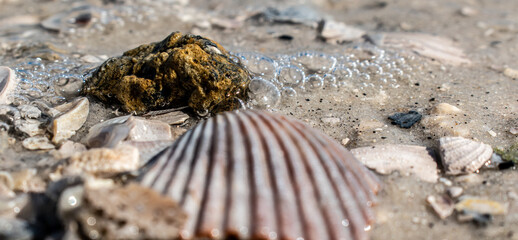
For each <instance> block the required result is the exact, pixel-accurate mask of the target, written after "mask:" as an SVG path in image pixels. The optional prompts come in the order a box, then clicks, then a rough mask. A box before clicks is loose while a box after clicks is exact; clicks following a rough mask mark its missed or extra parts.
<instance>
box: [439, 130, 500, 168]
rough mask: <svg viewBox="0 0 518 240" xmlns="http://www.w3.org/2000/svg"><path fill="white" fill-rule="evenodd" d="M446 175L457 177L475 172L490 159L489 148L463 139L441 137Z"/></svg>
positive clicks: (490, 150) (490, 149)
mask: <svg viewBox="0 0 518 240" xmlns="http://www.w3.org/2000/svg"><path fill="white" fill-rule="evenodd" d="M439 143H440V150H441V158H442V163H443V166H444V168H445V170H446V174H449V175H459V174H465V173H472V172H475V171H477V170H478V169H479V168H480V167H482V165H484V163H485V162H487V160H489V159H490V158H491V154H493V149H492V148H491V146H489V145H487V144H484V143H479V142H475V141H472V140H469V139H466V138H463V137H442V138H441V139H440V141H439Z"/></svg>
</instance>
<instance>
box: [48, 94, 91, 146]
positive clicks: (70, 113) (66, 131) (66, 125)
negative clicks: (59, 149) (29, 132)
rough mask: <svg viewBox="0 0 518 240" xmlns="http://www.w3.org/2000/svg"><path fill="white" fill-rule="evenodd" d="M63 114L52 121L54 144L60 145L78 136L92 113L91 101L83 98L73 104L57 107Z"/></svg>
mask: <svg viewBox="0 0 518 240" xmlns="http://www.w3.org/2000/svg"><path fill="white" fill-rule="evenodd" d="M55 109H56V110H58V111H60V112H61V113H62V114H61V115H58V116H57V117H56V118H55V119H54V120H53V121H52V134H53V135H54V137H53V138H52V142H54V143H59V142H61V141H63V140H66V139H68V138H69V137H71V136H73V135H74V134H76V131H77V130H78V129H80V128H81V126H83V124H84V123H85V121H86V118H87V117H88V112H89V111H90V110H89V109H90V107H89V101H88V99H87V98H85V97H82V98H79V99H77V100H75V101H73V102H71V103H66V104H63V105H60V106H57V107H55Z"/></svg>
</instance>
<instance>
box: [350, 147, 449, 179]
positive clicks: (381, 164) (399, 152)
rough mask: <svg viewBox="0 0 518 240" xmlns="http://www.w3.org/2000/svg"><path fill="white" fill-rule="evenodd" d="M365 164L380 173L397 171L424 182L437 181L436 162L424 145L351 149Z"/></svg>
mask: <svg viewBox="0 0 518 240" xmlns="http://www.w3.org/2000/svg"><path fill="white" fill-rule="evenodd" d="M351 153H352V154H353V155H354V156H355V157H356V158H357V159H358V160H359V161H360V162H362V163H363V164H365V166H367V167H368V168H371V169H374V170H376V172H378V173H381V174H390V173H391V172H393V171H396V170H397V171H399V172H400V173H401V174H403V175H410V174H412V175H415V176H416V177H417V178H419V179H421V180H423V181H426V182H437V178H438V177H439V176H438V174H437V163H436V162H435V160H434V157H433V153H431V151H430V150H428V149H427V148H426V147H421V146H413V145H377V146H370V147H361V148H355V149H352V150H351Z"/></svg>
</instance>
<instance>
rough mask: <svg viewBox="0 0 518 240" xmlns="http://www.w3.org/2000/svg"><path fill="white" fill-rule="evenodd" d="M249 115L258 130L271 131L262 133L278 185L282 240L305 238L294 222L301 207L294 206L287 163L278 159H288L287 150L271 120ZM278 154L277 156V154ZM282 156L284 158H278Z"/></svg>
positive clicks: (279, 223) (257, 115)
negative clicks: (276, 134)
mask: <svg viewBox="0 0 518 240" xmlns="http://www.w3.org/2000/svg"><path fill="white" fill-rule="evenodd" d="M247 114H248V115H251V116H252V115H253V119H254V120H255V121H256V127H257V128H258V129H269V130H270V131H261V132H260V134H261V135H262V139H263V144H265V146H267V148H266V149H268V153H269V156H270V158H269V164H270V170H271V171H272V173H273V174H272V177H273V179H272V182H274V183H275V185H276V189H275V190H276V191H277V204H276V211H277V218H278V219H279V220H278V221H279V222H278V227H277V228H278V229H279V231H280V232H279V236H280V239H296V238H297V237H302V236H304V233H303V231H302V229H303V226H301V224H299V223H300V221H293V219H299V218H301V216H299V214H298V213H297V209H298V207H299V206H293V204H292V203H294V202H296V199H297V195H296V193H295V190H294V189H293V182H291V179H290V176H289V172H288V171H289V170H288V166H287V163H286V161H277V159H280V160H282V159H287V158H289V157H288V156H286V155H287V154H286V152H287V151H286V149H285V146H284V145H283V144H281V141H280V140H279V139H278V137H277V136H275V131H274V130H273V129H279V128H280V127H277V128H272V127H271V125H270V126H269V125H268V124H270V120H268V119H265V118H263V117H262V116H261V115H259V114H257V113H256V112H248V113H247ZM275 153H277V155H276V154H275ZM278 155H282V156H278Z"/></svg>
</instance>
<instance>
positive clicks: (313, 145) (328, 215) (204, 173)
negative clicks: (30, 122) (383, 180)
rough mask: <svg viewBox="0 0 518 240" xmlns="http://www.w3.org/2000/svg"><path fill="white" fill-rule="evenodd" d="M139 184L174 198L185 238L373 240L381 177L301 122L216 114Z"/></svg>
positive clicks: (247, 113) (276, 117) (156, 162)
mask: <svg viewBox="0 0 518 240" xmlns="http://www.w3.org/2000/svg"><path fill="white" fill-rule="evenodd" d="M140 182H141V184H142V185H144V186H147V187H150V188H152V189H155V190H157V191H158V192H161V193H162V194H165V195H167V196H170V197H171V198H172V199H173V200H176V201H177V202H178V203H180V205H181V206H182V207H183V209H184V210H185V211H186V213H187V214H188V216H189V218H188V220H187V222H186V224H185V226H184V227H183V230H182V231H181V238H183V239H192V238H211V239H226V238H238V239H319V240H324V239H368V237H367V232H366V229H368V228H369V224H370V223H371V222H372V221H373V213H372V211H371V209H370V207H371V205H372V204H373V203H374V201H375V193H376V192H377V190H378V189H379V182H378V180H377V178H376V176H375V175H374V174H373V173H371V172H370V171H369V170H367V169H366V168H365V167H364V166H363V165H361V163H359V162H358V161H357V160H356V159H355V158H354V156H353V155H352V154H351V153H350V152H349V151H347V150H346V149H345V148H343V147H342V146H341V145H340V144H338V143H336V142H335V141H334V140H332V139H331V138H330V137H328V136H326V135H324V134H322V133H320V132H319V131H316V130H314V129H312V128H310V127H308V126H306V125H304V124H303V123H301V122H300V121H297V120H293V119H290V118H288V117H285V116H281V115H277V114H272V113H268V112H261V111H254V110H247V111H241V112H227V113H223V114H220V115H217V116H215V117H213V118H210V119H208V120H207V121H205V122H203V123H201V124H199V125H198V126H196V127H194V128H193V129H192V130H190V131H188V132H186V133H185V134H184V135H183V136H182V137H181V138H179V139H178V140H177V141H176V142H175V143H174V144H173V145H172V146H171V147H169V148H167V149H166V150H164V151H163V152H162V153H161V154H159V155H157V156H156V157H155V158H154V159H152V160H151V163H150V164H149V168H147V169H146V170H144V172H143V174H142V175H141V178H140Z"/></svg>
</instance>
